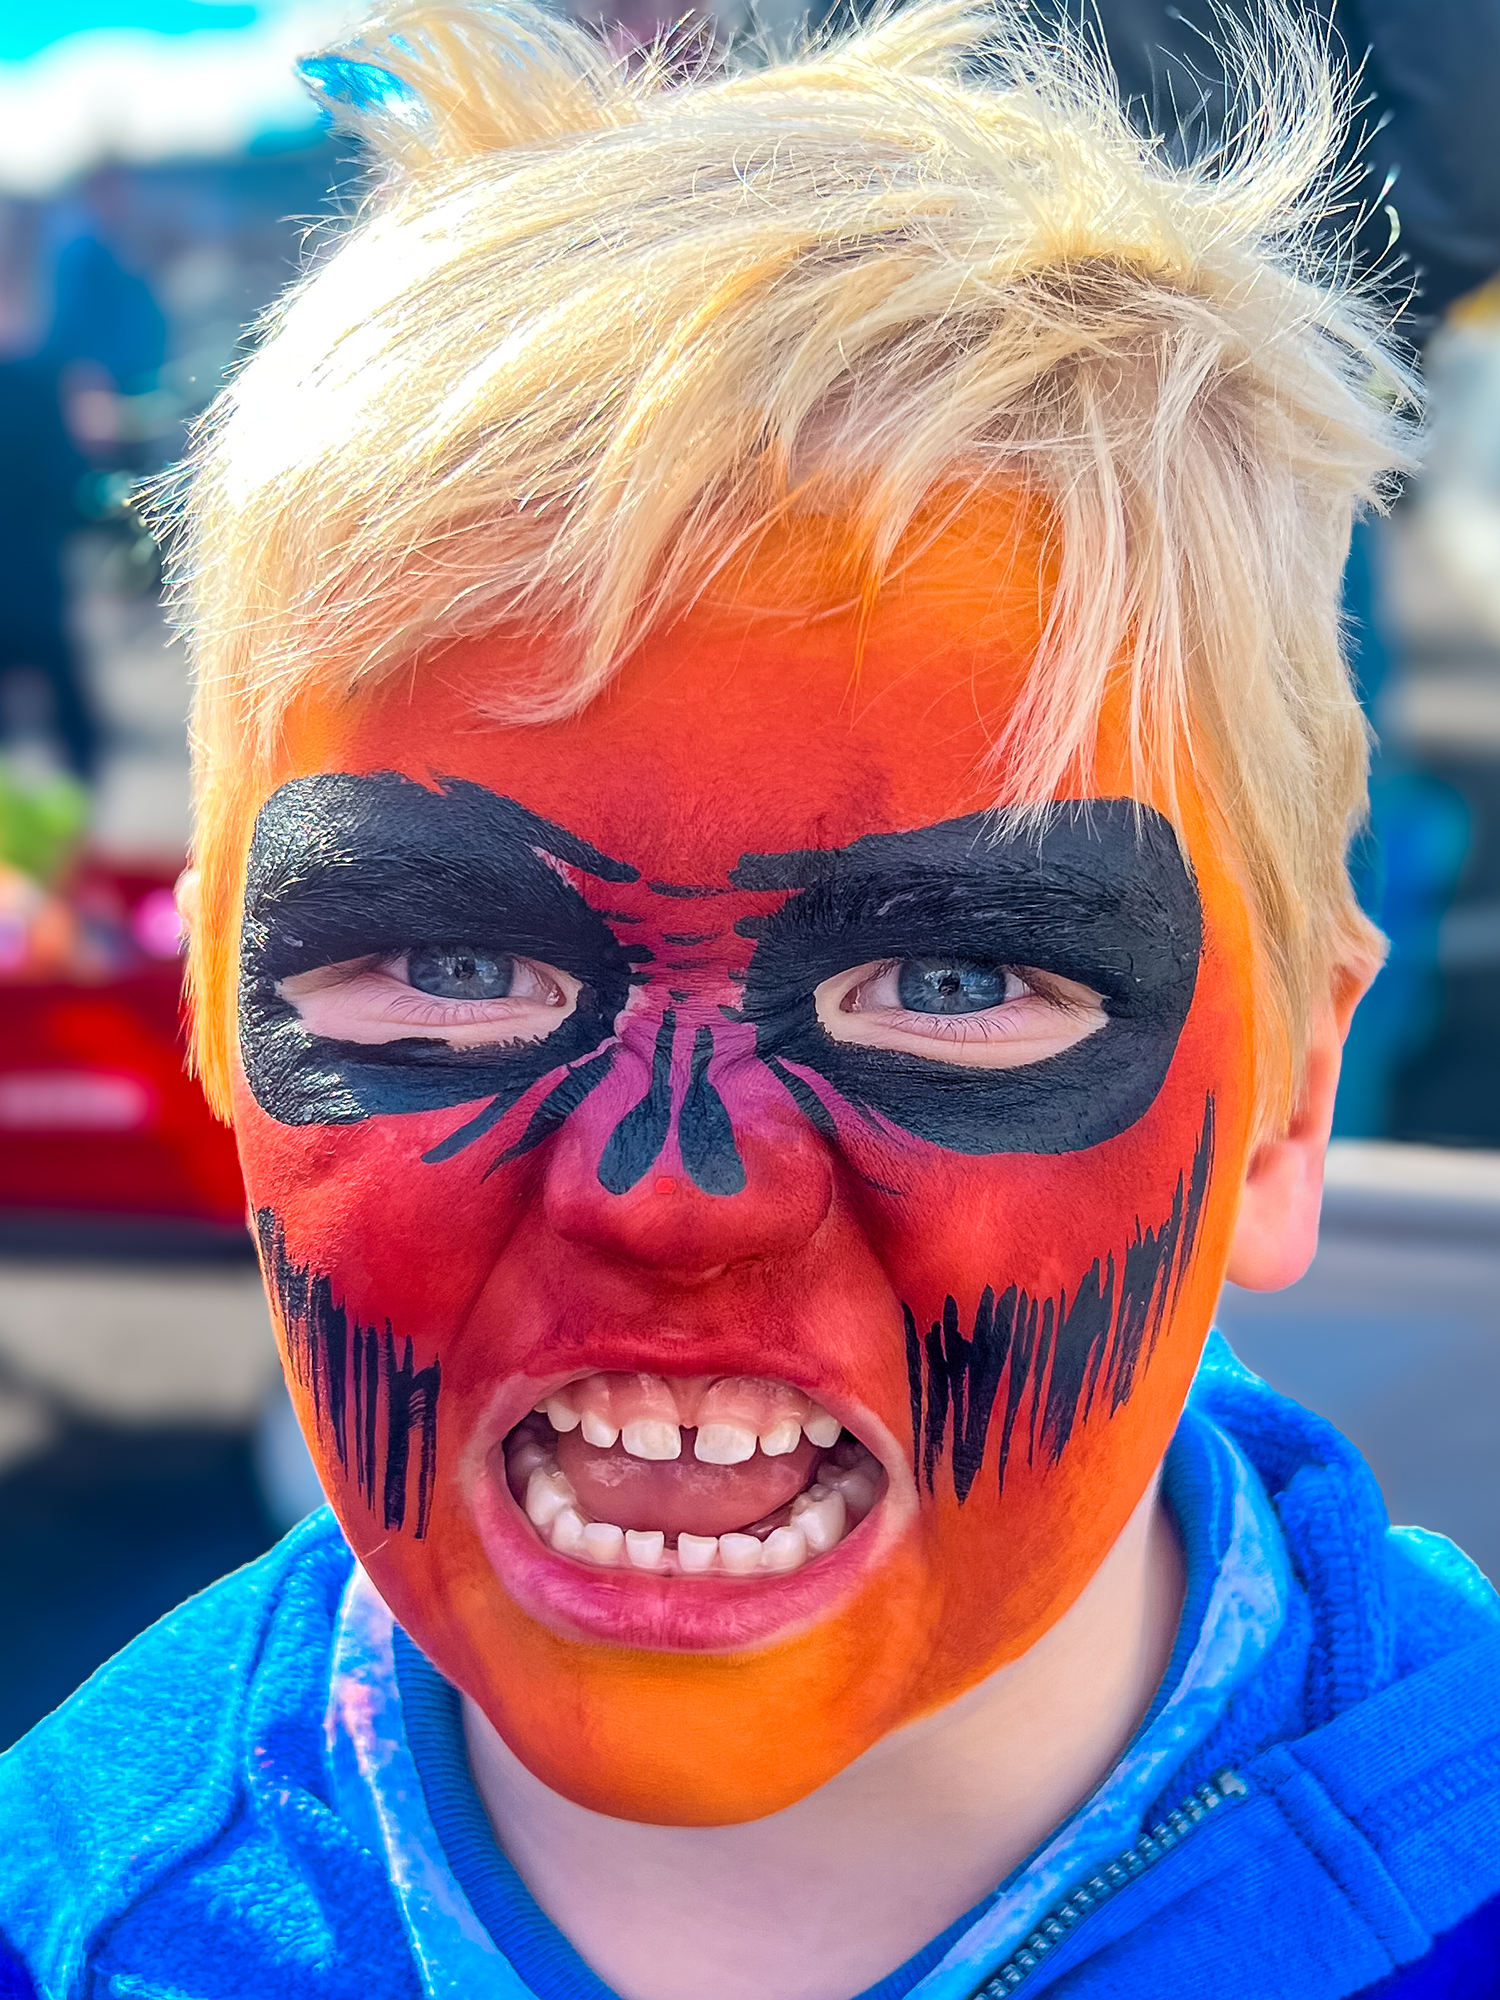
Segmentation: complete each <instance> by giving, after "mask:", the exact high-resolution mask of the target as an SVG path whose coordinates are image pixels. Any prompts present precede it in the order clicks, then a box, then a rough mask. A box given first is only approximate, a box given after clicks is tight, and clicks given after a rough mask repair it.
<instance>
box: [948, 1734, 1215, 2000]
mask: <svg viewBox="0 0 1500 2000" xmlns="http://www.w3.org/2000/svg"><path fill="white" fill-rule="evenodd" d="M1249 1789H1250V1788H1249V1786H1248V1785H1247V1784H1246V1783H1245V1781H1244V1779H1243V1778H1242V1777H1240V1775H1239V1773H1238V1772H1237V1771H1220V1772H1219V1774H1218V1776H1217V1777H1214V1778H1210V1779H1209V1781H1208V1783H1207V1784H1206V1785H1200V1786H1199V1787H1198V1789H1197V1791H1195V1792H1194V1793H1193V1794H1192V1796H1191V1797H1190V1798H1186V1799H1184V1800H1183V1802H1182V1804H1181V1805H1180V1806H1178V1807H1176V1808H1175V1809H1174V1810H1173V1811H1172V1812H1169V1813H1168V1814H1167V1816H1166V1818H1165V1819H1164V1820H1161V1821H1159V1822H1158V1823H1157V1824H1156V1825H1155V1826H1153V1827H1151V1828H1149V1829H1148V1831H1147V1832H1145V1833H1143V1834H1142V1835H1141V1837H1140V1839H1139V1840H1137V1841H1135V1842H1134V1843H1133V1844H1132V1845H1131V1846H1129V1847H1127V1848H1126V1849H1125V1851H1124V1853H1123V1854H1117V1855H1116V1856H1115V1858H1114V1860H1113V1861H1107V1862H1105V1864H1104V1866H1103V1867H1102V1868H1101V1869H1100V1870H1099V1872H1098V1874H1096V1875H1090V1877H1089V1878H1088V1880H1087V1881H1086V1882H1081V1883H1080V1884H1079V1885H1078V1887H1077V1888H1076V1889H1075V1890H1074V1891H1073V1893H1072V1894H1071V1895H1069V1896H1065V1897H1064V1898H1063V1900H1062V1901H1061V1902H1060V1903H1056V1904H1054V1905H1053V1907H1052V1908H1051V1909H1050V1910H1049V1911H1048V1912H1047V1914H1046V1916H1044V1917H1043V1918H1042V1920H1041V1922H1040V1923H1039V1924H1038V1925H1037V1927H1036V1929H1035V1930H1034V1931H1033V1932H1032V1933H1031V1935H1030V1937H1028V1938H1026V1939H1025V1940H1024V1942H1023V1943H1021V1944H1019V1945H1018V1946H1017V1947H1016V1949H1015V1950H1014V1951H1013V1952H1012V1953H1011V1955H1010V1957H1009V1958H1008V1959H1007V1960H1006V1961H1005V1963H1004V1965H1002V1966H1001V1967H1000V1969H999V1971H998V1972H996V1973H993V1974H992V1975H991V1976H990V1978H988V1979H987V1980H986V1981H985V1982H984V1984H983V1986H980V1987H978V1988H977V1989H976V1990H975V1991H974V1993H973V1994H971V1996H970V2000H1005V1995H1006V1994H1008V1993H1014V1992H1015V1990H1016V1988H1017V1987H1018V1986H1019V1985H1021V1983H1022V1982H1023V1981H1024V1980H1026V1979H1028V1978H1029V1977H1030V1976H1031V1974H1032V1973H1033V1972H1035V1971H1037V1970H1038V1968H1039V1967H1040V1966H1041V1965H1042V1963H1043V1962H1044V1961H1045V1960H1046V1959H1047V1958H1048V1957H1049V1956H1050V1955H1051V1953H1052V1952H1054V1951H1055V1950H1056V1949H1057V1947H1058V1946H1059V1945H1060V1944H1061V1943H1062V1941H1063V1939H1064V1938H1067V1937H1071V1936H1072V1934H1073V1932H1074V1931H1075V1930H1077V1928H1078V1926H1079V1924H1081V1923H1082V1922H1083V1919H1084V1918H1085V1917H1086V1916H1087V1915H1088V1914H1089V1912H1090V1911H1091V1910H1097V1909H1098V1908H1099V1906H1100V1904H1101V1903H1107V1902H1109V1901H1110V1900H1111V1899H1112V1898H1113V1897H1115V1896H1118V1895H1119V1893H1120V1891H1121V1890H1122V1889H1128V1888H1129V1887H1130V1884H1131V1883H1132V1882H1136V1881H1139V1880H1140V1878H1141V1876H1142V1875H1144V1874H1145V1873H1146V1872H1147V1870H1148V1869H1151V1868H1154V1867H1155V1866H1156V1864H1157V1862H1158V1861H1164V1860H1165V1859H1166V1857H1167V1856H1168V1855H1169V1854H1170V1853H1171V1852H1172V1851H1173V1849H1174V1848H1177V1847H1180V1846H1181V1845H1182V1843H1183V1841H1184V1840H1186V1839H1187V1837H1188V1835H1189V1834H1191V1833H1195V1832H1196V1831H1197V1829H1198V1828H1199V1827H1200V1826H1202V1824H1203V1822H1204V1821H1205V1820H1207V1819H1210V1818H1211V1817H1212V1816H1213V1814H1214V1813H1216V1812H1217V1811H1218V1810H1219V1808H1220V1807H1221V1806H1223V1805H1227V1804H1228V1803H1229V1802H1230V1801H1231V1800H1237V1799H1243V1798H1245V1797H1247V1796H1248V1794H1249Z"/></svg>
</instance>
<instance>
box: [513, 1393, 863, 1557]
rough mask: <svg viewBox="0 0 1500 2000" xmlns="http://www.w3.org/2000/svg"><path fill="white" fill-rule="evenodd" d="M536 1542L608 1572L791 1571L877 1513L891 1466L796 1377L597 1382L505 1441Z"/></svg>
mask: <svg viewBox="0 0 1500 2000" xmlns="http://www.w3.org/2000/svg"><path fill="white" fill-rule="evenodd" d="M504 1462H505V1478H506V1483H507V1485H508V1486H509V1489H510V1492H511V1494H512V1496H513V1498H514V1499H515V1500H516V1502H517V1503H518V1505H519V1506H520V1507H521V1508H522V1509H523V1510H524V1512H525V1514H526V1517H527V1519H528V1520H529V1521H530V1523H531V1525H532V1528H533V1529H534V1530H535V1532H536V1534H537V1536H538V1537H539V1539H540V1540H541V1541H542V1542H544V1543H545V1544H546V1545H547V1546H548V1547H549V1548H550V1549H552V1550H553V1551H554V1552H555V1553H556V1554H558V1555H561V1556H565V1557H569V1558H571V1559H572V1560H574V1561H575V1562H578V1563H581V1564H584V1565H587V1566H592V1567H594V1568H601V1569H633V1570H637V1571H646V1572H650V1573H652V1574H654V1575H656V1576H659V1577H668V1576H680V1577H687V1578H693V1577H704V1576H719V1577H746V1578H749V1577H758V1578H765V1579H769V1578H771V1577H775V1576H789V1575H792V1574H793V1573H795V1572H796V1571H798V1570H801V1569H804V1568H806V1567H807V1565H808V1564H810V1563H813V1562H816V1561H817V1559H818V1558H819V1557H821V1556H825V1555H827V1554H829V1553H830V1552H831V1551H832V1550H834V1549H836V1548H837V1547H838V1546H839V1544H840V1543H841V1542H843V1541H844V1540H845V1539H846V1538H847V1537H848V1536H849V1535H850V1534H852V1533H853V1531H854V1529H855V1528H857V1527H858V1525H859V1524H860V1522H861V1521H863V1520H864V1518H865V1517H866V1515H867V1514H869V1513H870V1512H871V1510H872V1509H873V1508H874V1507H875V1505H876V1503H877V1502H878V1500H879V1499H880V1497H881V1495H882V1493H883V1491H884V1489H885V1485H886V1474H885V1470H884V1468H883V1466H882V1465H881V1463H880V1461H879V1459H878V1458H876V1456H875V1455H874V1453H873V1452H871V1451H869V1450H868V1449H867V1448H866V1447H865V1445H863V1444H862V1443H861V1442H860V1440H859V1439H858V1438H857V1437H855V1436H854V1434H853V1433H852V1432H851V1431H848V1430H845V1429H844V1428H843V1427H842V1426H841V1424H840V1423H839V1420H838V1419H837V1418H836V1417H834V1416H832V1415H831V1414H830V1413H829V1412H828V1411H827V1410H825V1409H824V1408H822V1406H821V1405H820V1404H818V1403H816V1402H814V1401H813V1399H812V1398H811V1397H810V1396H808V1395H806V1394H805V1393H804V1392H803V1391H802V1390H800V1389H796V1388H794V1387H793V1386H792V1385H791V1384H790V1383H788V1382H778V1381H767V1380H763V1379H761V1378H758V1377H753V1376H732V1377H715V1376H711V1375H703V1376H691V1377H687V1376H665V1375H646V1374H615V1373H596V1374H591V1375H585V1376H582V1377H580V1378H579V1379H577V1380H575V1381H572V1382H569V1383H566V1384H564V1385H563V1386H562V1387H560V1388H558V1389H555V1390H553V1391H552V1392H551V1393H550V1394H549V1395H548V1396H546V1397H545V1398H544V1399H543V1401H542V1402H541V1403H540V1404H538V1406H537V1408H536V1409H535V1410H534V1411H533V1412H532V1413H531V1414H530V1415H529V1416H527V1417H525V1418H524V1419H523V1420H522V1421H521V1422H520V1423H519V1424H517V1425H516V1427H515V1429H514V1430H512V1431H511V1432H510V1434H509V1436H508V1437H507V1438H506V1439H505V1444H504Z"/></svg>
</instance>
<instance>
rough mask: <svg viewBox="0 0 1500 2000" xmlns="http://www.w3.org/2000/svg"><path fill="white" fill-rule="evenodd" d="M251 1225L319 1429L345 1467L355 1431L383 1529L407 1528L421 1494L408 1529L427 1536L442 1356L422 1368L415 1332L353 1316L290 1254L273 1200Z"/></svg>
mask: <svg viewBox="0 0 1500 2000" xmlns="http://www.w3.org/2000/svg"><path fill="white" fill-rule="evenodd" d="M255 1229H256V1235H257V1237H258V1238H259V1241H260V1252H261V1264H262V1268H263V1269H264V1271H265V1274H266V1283H267V1284H268V1285H269V1287H270V1289H271V1292H272V1295H273V1297H274V1298H275V1300H276V1305H277V1309H278V1312H279V1314H280V1318H281V1324H282V1329H283V1332H284V1334H285V1336H286V1348H287V1363H288V1366H289V1368H290V1370H291V1373H292V1375H293V1377H294V1378H295V1379H296V1381H297V1382H298V1383H299V1384H300V1385H301V1387H302V1388H304V1389H306V1390H307V1391H308V1392H309V1393H310V1394H311V1397H312V1405H313V1416H314V1420H315V1422H316V1423H317V1425H318V1428H319V1430H320V1431H321V1432H323V1433H324V1435H325V1436H327V1437H328V1439H329V1440H330V1441H331V1443H332V1445H333V1450H334V1454H335V1456H336V1457H337V1459H338V1462H339V1465H340V1466H341V1467H342V1468H343V1470H344V1471H345V1472H346V1473H347V1472H348V1470H349V1447H350V1443H351V1436H352V1443H353V1447H354V1483H355V1486H356V1488H357V1490H358V1492H359V1494H360V1496H361V1498H362V1499H363V1500H364V1502H365V1505H366V1506H367V1507H368V1508H369V1509H370V1512H371V1513H372V1514H373V1515H374V1516H375V1517H376V1519H377V1520H378V1521H379V1522H380V1524H381V1525H382V1526H383V1527H384V1528H385V1529H386V1530H387V1531H389V1532H391V1533H397V1532H400V1531H401V1530H403V1529H405V1527H406V1526H407V1516H408V1513H409V1511H410V1506H411V1501H412V1499H413V1498H415V1501H416V1519H415V1521H414V1522H413V1523H412V1529H411V1532H412V1534H413V1535H414V1537H415V1538H416V1540H418V1541H421V1540H422V1539H423V1537H424V1536H425V1535H426V1533H427V1529H428V1525H429V1523H430V1520H431V1517H432V1496H433V1490H434V1487H435V1485H436V1482H437V1452H438V1395H439V1391H440V1389H441V1387H442V1366H441V1363H440V1362H439V1361H437V1360H436V1359H434V1360H432V1361H430V1362H429V1363H428V1364H427V1366H426V1367H425V1368H418V1367H417V1366H416V1363H415V1360H414V1358H413V1353H412V1343H411V1337H410V1335H408V1336H407V1337H406V1339H405V1340H404V1341H403V1342H402V1344H401V1349H400V1352H399V1354H398V1352H397V1347H396V1337H395V1335H394V1333H393V1332H392V1330H391V1327H390V1325H389V1323H387V1324H386V1325H385V1326H384V1327H381V1328H376V1327H373V1326H362V1325H361V1324H360V1323H359V1321H358V1320H351V1318H350V1315H349V1313H348V1311H347V1310H346V1308H345V1307H344V1306H342V1305H340V1304H339V1303H338V1301H337V1300H336V1299H335V1297H334V1292H333V1284H332V1281H331V1280H330V1279H329V1278H327V1277H325V1276H324V1275H323V1274H322V1273H321V1272H315V1271H313V1270H312V1269H311V1267H310V1266H309V1265H306V1264H299V1263H297V1262H296V1261H295V1259H293V1258H292V1257H290V1256H289V1255H288V1254H287V1248H286V1237H285V1234H284V1232H283V1230H282V1227H281V1224H280V1223H279V1222H278V1221H277V1219H276V1216H275V1215H274V1213H273V1212H272V1211H271V1210H270V1209H269V1208H262V1209H258V1210H257V1211H256V1216H255ZM351 1420H352V1421H351ZM414 1447H415V1452H416V1472H415V1481H413V1474H412V1455H413V1448H414ZM413 1483H415V1488H416V1491H415V1495H413V1493H412V1486H413Z"/></svg>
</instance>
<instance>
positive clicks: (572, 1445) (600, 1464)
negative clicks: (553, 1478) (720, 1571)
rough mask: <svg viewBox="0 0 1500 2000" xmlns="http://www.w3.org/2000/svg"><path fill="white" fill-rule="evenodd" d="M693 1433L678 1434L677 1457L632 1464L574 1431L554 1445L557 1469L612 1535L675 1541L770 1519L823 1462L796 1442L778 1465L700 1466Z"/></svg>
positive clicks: (625, 1455) (807, 1444) (762, 1460)
mask: <svg viewBox="0 0 1500 2000" xmlns="http://www.w3.org/2000/svg"><path fill="white" fill-rule="evenodd" d="M696 1435H697V1433H696V1432H694V1431H691V1430H685V1431H684V1432H683V1433H682V1456H681V1458H671V1459H649V1458H632V1457H631V1455H630V1453H629V1452H628V1451H626V1449H625V1447H624V1445H623V1444H620V1443H618V1442H617V1443H615V1444H612V1445H611V1446H610V1448H609V1450H608V1451H601V1450H600V1449H599V1447H598V1446H597V1445H592V1444H585V1442H584V1440H583V1435H582V1433H581V1432H580V1431H576V1430H575V1431H568V1432H566V1433H565V1434H564V1435H563V1436H562V1437H560V1438H559V1439H558V1440H557V1462H558V1465H559V1467H560V1468H561V1470H562V1472H563V1473H564V1474H565V1475H566V1477H567V1478H568V1479H569V1480H570V1481H571V1483H572V1487H573V1491H574V1492H575V1493H576V1494H577V1495H578V1504H579V1506H580V1507H581V1508H582V1509H583V1512H584V1513H585V1514H586V1515H587V1516H589V1518H591V1519H592V1520H595V1521H613V1522H614V1524H615V1526H616V1527H617V1528H647V1529H650V1528H660V1529H661V1530H662V1532H663V1533H664V1534H665V1535H666V1536H667V1538H668V1540H671V1539H672V1538H673V1537H674V1536H677V1535H680V1534H689V1535H728V1534H733V1532H734V1531H735V1529H737V1528H744V1527H748V1526H749V1525H750V1524H751V1523H752V1522H754V1521H759V1520H760V1519H761V1518H762V1516H763V1515H766V1514H774V1513H775V1511H776V1509H777V1508H778V1507H784V1506H785V1505H786V1503H787V1502H788V1501H789V1500H795V1499H796V1497H797V1495H798V1494H799V1493H800V1492H801V1491H802V1489H803V1487H804V1486H809V1485H811V1483H812V1476H813V1468H814V1466H815V1465H816V1463H817V1461H818V1460H819V1459H820V1458H821V1457H822V1456H823V1454H822V1452H821V1451H820V1450H819V1448H818V1447H817V1445H815V1444H813V1443H812V1442H811V1441H810V1440H809V1439H807V1438H803V1439H802V1440H801V1442H800V1443H799V1444H798V1446H797V1449H796V1450H795V1451H789V1452H788V1453H787V1454H786V1456H785V1457H784V1458H767V1457H766V1455H765V1453H764V1452H761V1451H757V1452H756V1454H755V1456H754V1457H753V1458H747V1459H746V1460H745V1462H744V1464H743V1465H704V1464H703V1463H702V1462H701V1461H700V1460H699V1459H696V1458H694V1456H693V1442H694V1439H695V1437H696Z"/></svg>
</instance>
